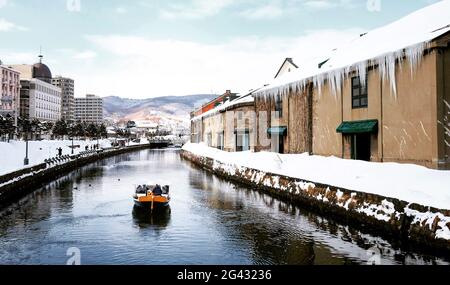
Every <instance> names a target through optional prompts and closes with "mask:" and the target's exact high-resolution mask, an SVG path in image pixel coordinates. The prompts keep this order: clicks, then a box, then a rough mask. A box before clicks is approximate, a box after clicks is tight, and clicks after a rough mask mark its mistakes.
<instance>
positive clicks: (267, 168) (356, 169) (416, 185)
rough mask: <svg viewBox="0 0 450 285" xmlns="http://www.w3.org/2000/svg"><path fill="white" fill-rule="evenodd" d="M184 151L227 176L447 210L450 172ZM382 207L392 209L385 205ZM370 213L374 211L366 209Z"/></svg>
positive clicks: (193, 147) (201, 148) (193, 148)
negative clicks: (250, 175)
mask: <svg viewBox="0 0 450 285" xmlns="http://www.w3.org/2000/svg"><path fill="white" fill-rule="evenodd" d="M183 150H185V151H188V152H191V153H193V154H195V155H197V156H203V157H208V158H211V159H214V160H215V161H216V162H217V163H218V164H219V163H220V164H221V165H222V166H223V165H226V166H227V171H228V172H229V173H230V174H233V173H235V172H236V170H239V169H241V168H242V167H247V168H251V169H256V170H260V171H262V172H266V173H273V174H276V175H282V176H288V177H292V178H298V179H302V180H307V181H311V182H314V183H321V184H326V185H330V186H334V187H337V188H342V189H348V190H351V191H358V192H365V193H371V194H376V195H381V196H384V197H391V198H395V199H399V200H402V201H406V202H409V203H416V204H419V205H424V206H430V207H434V208H438V209H446V210H449V209H450V188H449V186H448V185H450V171H439V170H431V169H428V168H425V167H421V166H417V165H410V164H397V163H374V162H364V161H354V160H344V159H340V158H336V157H322V156H310V155H308V154H277V153H269V152H259V153H253V152H236V153H230V152H224V151H220V150H218V149H214V148H209V147H207V146H206V145H205V144H192V143H188V144H186V145H185V146H184V147H183ZM255 179H256V178H255ZM343 206H345V205H343ZM384 207H385V208H386V209H387V210H390V209H391V207H390V205H387V204H386V205H384ZM369 210H373V209H367V211H369ZM388 212H389V211H388ZM445 234H446V233H443V235H445Z"/></svg>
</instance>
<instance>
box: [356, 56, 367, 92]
mask: <svg viewBox="0 0 450 285" xmlns="http://www.w3.org/2000/svg"><path fill="white" fill-rule="evenodd" d="M356 69H357V70H358V75H359V80H360V82H361V85H362V86H363V87H365V86H366V84H367V82H366V81H367V61H362V62H360V63H358V64H357V65H356Z"/></svg>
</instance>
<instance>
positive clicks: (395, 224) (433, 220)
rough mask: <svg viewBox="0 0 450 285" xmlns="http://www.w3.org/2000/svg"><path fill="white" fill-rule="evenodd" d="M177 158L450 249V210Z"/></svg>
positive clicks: (411, 240) (321, 210)
mask: <svg viewBox="0 0 450 285" xmlns="http://www.w3.org/2000/svg"><path fill="white" fill-rule="evenodd" d="M181 156H182V157H183V158H184V159H186V160H189V161H191V162H192V163H194V164H195V165H197V166H199V167H201V168H203V169H205V170H207V171H210V172H212V173H214V174H216V175H217V176H220V177H223V178H225V179H227V180H230V181H233V182H236V183H239V184H243V185H245V186H248V187H250V188H253V189H257V190H261V191H264V192H266V193H270V194H272V195H275V196H277V197H280V198H282V199H286V200H289V201H291V202H292V203H294V204H297V205H299V206H302V207H304V208H308V209H309V210H312V211H314V212H317V213H318V214H321V215H324V216H328V217H331V218H333V219H335V220H338V221H340V222H344V223H346V224H349V225H353V226H358V227H360V228H364V229H366V230H368V231H370V232H375V233H379V234H382V235H383V236H390V237H393V240H396V241H399V243H402V244H407V245H412V246H414V247H416V248H423V249H426V250H432V251H434V252H439V253H440V254H443V252H445V254H449V253H450V230H449V229H450V211H449V210H441V209H434V208H431V207H426V206H422V205H418V204H411V203H407V202H405V201H401V200H398V199H393V198H389V197H383V196H380V195H374V194H369V193H364V192H358V191H352V190H347V189H341V188H337V187H334V186H332V185H324V184H319V183H314V182H311V181H304V180H300V179H296V178H292V177H285V176H280V175H276V174H272V173H265V172H262V171H260V170H257V169H251V168H247V167H241V166H235V165H228V164H224V163H221V162H220V161H216V160H214V159H212V158H208V157H202V156H198V155H195V154H193V153H191V152H188V151H185V150H183V151H182V152H181Z"/></svg>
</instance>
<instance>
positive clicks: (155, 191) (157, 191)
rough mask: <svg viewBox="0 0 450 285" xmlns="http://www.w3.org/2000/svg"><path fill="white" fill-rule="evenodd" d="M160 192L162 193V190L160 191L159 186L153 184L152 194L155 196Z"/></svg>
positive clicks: (159, 194)
mask: <svg viewBox="0 0 450 285" xmlns="http://www.w3.org/2000/svg"><path fill="white" fill-rule="evenodd" d="M162 193H163V192H162V189H161V186H159V185H156V186H155V189H153V195H155V196H161V195H162Z"/></svg>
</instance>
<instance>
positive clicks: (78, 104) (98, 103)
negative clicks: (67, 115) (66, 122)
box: [75, 94, 103, 125]
mask: <svg viewBox="0 0 450 285" xmlns="http://www.w3.org/2000/svg"><path fill="white" fill-rule="evenodd" d="M75 121H81V122H85V123H93V124H97V125H100V124H103V99H102V98H100V97H98V96H95V95H91V94H88V95H86V97H84V98H75Z"/></svg>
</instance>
